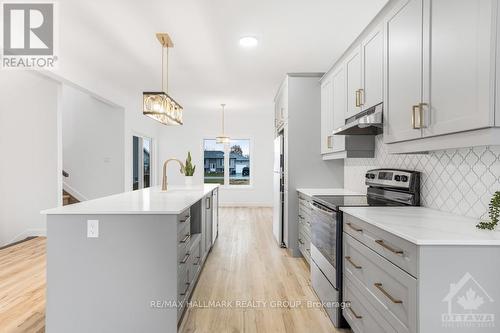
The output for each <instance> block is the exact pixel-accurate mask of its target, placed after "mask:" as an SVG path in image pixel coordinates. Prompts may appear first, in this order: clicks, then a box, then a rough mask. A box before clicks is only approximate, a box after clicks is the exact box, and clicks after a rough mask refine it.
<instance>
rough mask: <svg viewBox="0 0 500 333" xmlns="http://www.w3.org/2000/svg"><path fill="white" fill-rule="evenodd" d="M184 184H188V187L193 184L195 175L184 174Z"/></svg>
mask: <svg viewBox="0 0 500 333" xmlns="http://www.w3.org/2000/svg"><path fill="white" fill-rule="evenodd" d="M184 184H186V186H187V187H191V186H193V176H184Z"/></svg>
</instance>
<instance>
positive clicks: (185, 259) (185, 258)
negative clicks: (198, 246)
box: [180, 253, 191, 264]
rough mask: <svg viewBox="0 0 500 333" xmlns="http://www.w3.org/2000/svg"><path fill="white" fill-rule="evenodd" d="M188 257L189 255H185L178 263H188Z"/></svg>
mask: <svg viewBox="0 0 500 333" xmlns="http://www.w3.org/2000/svg"><path fill="white" fill-rule="evenodd" d="M190 255H191V254H190V253H186V255H185V256H184V259H182V260H181V262H180V263H181V264H185V263H186V262H187V261H188V259H189V256H190Z"/></svg>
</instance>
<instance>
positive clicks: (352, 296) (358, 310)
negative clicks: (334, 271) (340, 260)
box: [342, 279, 398, 333]
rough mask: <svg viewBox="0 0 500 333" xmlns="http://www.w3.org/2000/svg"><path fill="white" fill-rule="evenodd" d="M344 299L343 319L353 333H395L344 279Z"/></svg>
mask: <svg viewBox="0 0 500 333" xmlns="http://www.w3.org/2000/svg"><path fill="white" fill-rule="evenodd" d="M343 295H344V299H343V301H344V302H345V303H346V304H348V306H347V307H346V308H344V309H343V310H342V313H343V314H344V318H345V319H346V320H347V321H348V322H349V325H351V329H352V330H353V332H355V333H397V332H398V331H397V330H396V329H394V328H393V327H392V326H391V325H390V324H389V323H388V322H387V321H386V320H384V318H383V317H381V316H380V315H379V314H378V312H377V310H375V308H374V307H373V306H372V305H371V304H370V302H368V300H367V299H366V298H365V297H364V295H363V294H362V293H361V291H360V290H359V289H358V288H357V287H356V286H355V285H354V284H353V283H352V282H351V281H350V280H349V279H344V293H343Z"/></svg>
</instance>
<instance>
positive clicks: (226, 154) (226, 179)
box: [201, 136, 254, 190]
mask: <svg viewBox="0 0 500 333" xmlns="http://www.w3.org/2000/svg"><path fill="white" fill-rule="evenodd" d="M206 140H216V138H215V137H205V138H203V139H202V144H201V151H202V156H203V183H205V168H204V167H205V141H206ZM230 140H231V141H233V140H248V141H249V143H248V145H249V147H248V151H249V153H250V163H249V164H250V177H249V184H245V185H234V184H230V183H229V178H230V175H229V159H230V158H229V157H230V154H229V152H230V151H231V143H229V144H224V184H221V185H219V186H220V187H221V188H224V189H231V190H238V189H251V188H253V176H254V171H253V170H254V168H253V166H254V163H253V160H254V158H253V155H254V151H253V137H251V136H238V137H236V138H231V139H230Z"/></svg>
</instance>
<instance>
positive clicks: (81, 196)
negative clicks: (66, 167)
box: [63, 182, 88, 201]
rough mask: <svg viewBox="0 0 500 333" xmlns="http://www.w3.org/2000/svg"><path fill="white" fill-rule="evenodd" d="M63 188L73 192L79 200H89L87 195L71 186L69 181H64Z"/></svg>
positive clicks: (70, 192)
mask: <svg viewBox="0 0 500 333" xmlns="http://www.w3.org/2000/svg"><path fill="white" fill-rule="evenodd" d="M63 190H65V191H66V192H68V193H69V194H71V195H72V196H73V197H74V198H75V199H77V200H78V201H87V200H88V199H87V197H85V196H84V195H83V194H81V193H80V192H78V191H77V190H75V189H74V188H73V187H71V186H70V185H69V184H68V183H66V182H63Z"/></svg>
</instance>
